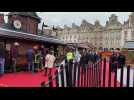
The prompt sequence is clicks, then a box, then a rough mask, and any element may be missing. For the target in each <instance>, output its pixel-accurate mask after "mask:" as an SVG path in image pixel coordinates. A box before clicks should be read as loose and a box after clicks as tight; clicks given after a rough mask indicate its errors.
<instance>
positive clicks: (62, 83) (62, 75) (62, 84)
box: [60, 65, 64, 87]
mask: <svg viewBox="0 0 134 100" xmlns="http://www.w3.org/2000/svg"><path fill="white" fill-rule="evenodd" d="M60 70H61V71H60V75H61V86H62V87H64V69H63V65H61V68H60Z"/></svg>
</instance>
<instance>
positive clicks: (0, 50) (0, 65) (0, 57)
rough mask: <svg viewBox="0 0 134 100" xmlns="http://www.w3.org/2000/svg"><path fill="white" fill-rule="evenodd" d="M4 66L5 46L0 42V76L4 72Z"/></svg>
mask: <svg viewBox="0 0 134 100" xmlns="http://www.w3.org/2000/svg"><path fill="white" fill-rule="evenodd" d="M4 67H5V48H4V45H3V43H0V76H2V75H3V74H4Z"/></svg>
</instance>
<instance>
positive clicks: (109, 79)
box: [108, 62, 112, 87]
mask: <svg viewBox="0 0 134 100" xmlns="http://www.w3.org/2000/svg"><path fill="white" fill-rule="evenodd" d="M111 68H112V66H111V63H110V62H109V78H108V87H110V86H111Z"/></svg>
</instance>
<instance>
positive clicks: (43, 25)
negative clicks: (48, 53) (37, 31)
mask: <svg viewBox="0 0 134 100" xmlns="http://www.w3.org/2000/svg"><path fill="white" fill-rule="evenodd" d="M44 27H48V25H45V24H44V22H43V24H42V30H41V35H43V28H44Z"/></svg>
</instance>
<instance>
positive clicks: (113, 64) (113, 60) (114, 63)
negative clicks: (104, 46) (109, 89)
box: [109, 52, 118, 71]
mask: <svg viewBox="0 0 134 100" xmlns="http://www.w3.org/2000/svg"><path fill="white" fill-rule="evenodd" d="M117 60H118V59H117V55H116V53H115V52H113V54H112V55H111V56H110V61H109V63H110V64H109V65H110V68H111V71H115V69H116V68H117Z"/></svg>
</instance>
